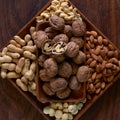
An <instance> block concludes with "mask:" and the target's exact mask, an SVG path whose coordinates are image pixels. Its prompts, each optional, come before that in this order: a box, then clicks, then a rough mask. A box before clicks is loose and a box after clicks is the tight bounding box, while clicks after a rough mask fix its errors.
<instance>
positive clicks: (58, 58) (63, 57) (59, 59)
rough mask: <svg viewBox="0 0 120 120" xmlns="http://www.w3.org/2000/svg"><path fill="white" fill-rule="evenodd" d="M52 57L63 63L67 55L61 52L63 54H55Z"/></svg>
mask: <svg viewBox="0 0 120 120" xmlns="http://www.w3.org/2000/svg"><path fill="white" fill-rule="evenodd" d="M50 57H52V58H54V59H55V60H56V62H58V63H61V62H63V61H64V60H65V56H64V55H63V54H61V55H55V54H53V55H51V56H50Z"/></svg>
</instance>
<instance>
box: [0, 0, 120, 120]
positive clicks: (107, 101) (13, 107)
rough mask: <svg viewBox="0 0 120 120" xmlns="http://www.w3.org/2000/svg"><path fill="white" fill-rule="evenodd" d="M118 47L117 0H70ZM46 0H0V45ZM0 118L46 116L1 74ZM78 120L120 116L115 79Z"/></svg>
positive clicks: (20, 119)
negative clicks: (2, 77) (3, 78)
mask: <svg viewBox="0 0 120 120" xmlns="http://www.w3.org/2000/svg"><path fill="white" fill-rule="evenodd" d="M70 1H71V2H72V3H73V4H74V5H76V7H77V8H79V10H80V11H81V12H83V14H84V15H85V16H86V17H88V19H89V20H90V21H91V22H93V23H94V24H95V25H96V26H97V27H98V28H99V29H100V30H101V31H102V32H103V33H104V34H105V35H106V36H107V37H108V38H109V39H110V40H111V41H112V42H113V43H114V44H115V45H116V46H117V47H118V48H120V0H70ZM47 2H48V0H0V48H1V47H2V46H4V45H5V44H6V43H7V42H8V41H9V39H10V38H11V37H12V36H13V35H15V34H16V33H17V32H18V31H19V29H20V28H21V27H22V26H23V25H25V24H26V23H27V22H28V21H29V20H30V19H31V18H32V17H33V16H34V15H35V14H36V12H37V11H38V10H40V9H41V8H42V7H43V6H44V5H45V4H46V3H47ZM0 120H45V119H44V118H42V116H41V115H40V113H39V112H38V111H37V110H36V109H35V108H34V107H33V106H32V105H31V104H30V103H29V102H28V101H27V100H26V99H25V98H24V97H23V96H22V95H21V94H20V93H19V92H18V91H16V89H15V88H14V87H13V86H12V85H11V84H10V83H9V82H8V81H7V80H2V79H1V78H0ZM80 120H120V80H118V81H117V82H116V83H115V84H114V85H113V86H112V87H111V88H110V89H109V90H108V91H107V92H106V93H105V94H104V95H103V96H102V97H101V98H100V99H99V100H98V101H97V102H96V103H95V104H94V105H93V106H92V107H91V108H90V109H89V110H88V111H87V112H86V113H85V114H84V115H83V116H82V117H81V118H80Z"/></svg>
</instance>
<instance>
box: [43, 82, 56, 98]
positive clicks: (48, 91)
mask: <svg viewBox="0 0 120 120" xmlns="http://www.w3.org/2000/svg"><path fill="white" fill-rule="evenodd" d="M42 89H43V91H44V92H45V94H47V95H49V96H53V95H54V94H55V92H53V90H52V89H51V87H50V84H49V83H44V84H43V86H42Z"/></svg>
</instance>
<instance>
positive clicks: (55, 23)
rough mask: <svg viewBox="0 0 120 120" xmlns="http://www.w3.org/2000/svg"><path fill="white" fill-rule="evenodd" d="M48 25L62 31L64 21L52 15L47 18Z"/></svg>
mask: <svg viewBox="0 0 120 120" xmlns="http://www.w3.org/2000/svg"><path fill="white" fill-rule="evenodd" d="M49 24H50V26H51V27H52V28H53V29H55V30H62V29H64V25H65V21H64V19H63V18H60V17H58V16H56V15H53V16H52V17H50V18H49Z"/></svg>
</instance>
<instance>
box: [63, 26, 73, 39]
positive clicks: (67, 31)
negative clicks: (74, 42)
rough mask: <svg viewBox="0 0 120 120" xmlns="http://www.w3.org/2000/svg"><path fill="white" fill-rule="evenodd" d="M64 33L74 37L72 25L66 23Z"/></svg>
mask: <svg viewBox="0 0 120 120" xmlns="http://www.w3.org/2000/svg"><path fill="white" fill-rule="evenodd" d="M64 34H66V35H67V36H68V37H69V38H70V37H72V27H71V26H70V25H65V27H64Z"/></svg>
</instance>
